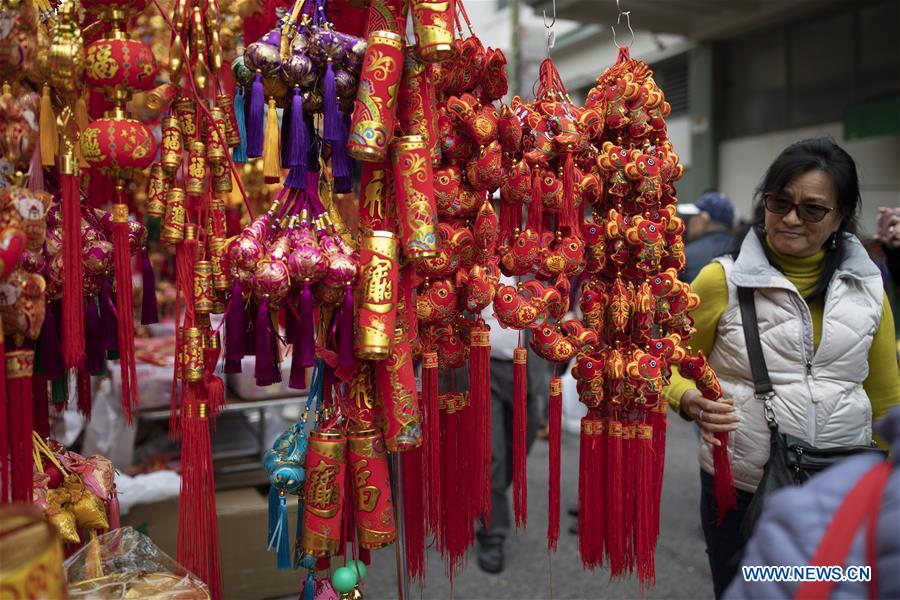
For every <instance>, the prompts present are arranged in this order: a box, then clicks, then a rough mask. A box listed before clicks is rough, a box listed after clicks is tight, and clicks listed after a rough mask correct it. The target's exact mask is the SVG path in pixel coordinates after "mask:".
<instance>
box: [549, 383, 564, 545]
mask: <svg viewBox="0 0 900 600" xmlns="http://www.w3.org/2000/svg"><path fill="white" fill-rule="evenodd" d="M549 442H550V482H549V486H550V492H549V500H548V504H549V515H548V516H547V549H548V550H550V551H552V552H556V544H557V542H558V541H559V507H560V489H559V485H560V467H561V452H562V380H561V379H560V378H559V377H554V378H553V379H551V380H550V440H549Z"/></svg>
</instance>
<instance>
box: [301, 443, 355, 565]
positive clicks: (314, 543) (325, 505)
mask: <svg viewBox="0 0 900 600" xmlns="http://www.w3.org/2000/svg"><path fill="white" fill-rule="evenodd" d="M346 451H347V438H346V437H344V435H343V433H341V432H340V431H320V430H316V431H313V432H312V433H310V434H309V450H308V452H307V455H306V488H305V494H304V503H303V507H304V508H303V510H304V514H303V533H302V534H301V536H300V546H301V547H302V548H303V551H304V552H306V553H307V554H309V555H310V556H316V557H321V556H331V555H333V554H335V553H337V551H338V550H339V549H340V544H341V525H342V521H343V513H342V509H343V506H344V469H345V468H346V466H347V457H346Z"/></svg>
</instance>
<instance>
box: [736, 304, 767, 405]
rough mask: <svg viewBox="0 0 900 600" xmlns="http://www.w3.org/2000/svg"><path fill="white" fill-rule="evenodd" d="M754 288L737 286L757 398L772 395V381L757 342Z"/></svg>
mask: <svg viewBox="0 0 900 600" xmlns="http://www.w3.org/2000/svg"><path fill="white" fill-rule="evenodd" d="M754 292H755V289H754V288H749V287H738V289H737V294H738V301H739V302H740V304H741V321H743V326H744V339H745V340H746V343H747V356H748V358H749V359H750V372H751V373H752V374H753V388H754V390H755V391H756V396H757V398H766V397H769V396H771V395H772V393H773V391H772V381H771V380H770V379H769V369H768V367H766V357H765V356H763V351H762V344H760V342H759V323H758V322H757V321H756V301H755V300H754V298H753V293H754Z"/></svg>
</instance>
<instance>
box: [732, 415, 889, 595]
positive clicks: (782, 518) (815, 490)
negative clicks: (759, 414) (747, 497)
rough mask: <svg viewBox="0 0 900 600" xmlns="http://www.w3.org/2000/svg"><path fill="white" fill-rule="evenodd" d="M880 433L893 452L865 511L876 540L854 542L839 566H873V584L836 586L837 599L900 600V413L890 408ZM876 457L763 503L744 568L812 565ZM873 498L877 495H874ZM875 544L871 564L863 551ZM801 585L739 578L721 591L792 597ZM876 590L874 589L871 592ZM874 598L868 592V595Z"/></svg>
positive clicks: (849, 535) (850, 462)
mask: <svg viewBox="0 0 900 600" xmlns="http://www.w3.org/2000/svg"><path fill="white" fill-rule="evenodd" d="M878 431H879V433H880V434H881V435H882V437H883V438H884V439H885V441H886V442H887V443H888V444H890V447H891V449H892V457H893V462H892V468H891V474H890V476H889V478H888V481H887V485H886V486H885V487H884V496H883V498H882V500H881V503H880V505H879V506H878V507H867V508H866V510H865V513H864V514H866V517H867V518H865V519H864V521H863V526H862V528H863V529H865V528H866V525H867V524H868V522H869V518H876V519H877V521H876V526H875V537H874V540H871V541H870V540H868V539H865V536H867V533H864V534H863V536H860V537H862V538H863V539H860V540H857V541H856V542H855V543H854V544H852V545H851V547H850V553H849V555H848V556H847V557H846V558H845V559H844V560H843V562H840V563H836V564H837V566H843V567H845V568H846V567H849V566H865V565H868V566H871V567H872V571H873V577H872V582H871V583H867V582H863V581H846V582H839V583H838V584H837V585H836V587H835V588H834V589H833V590H832V593H833V594H834V597H836V598H865V597H867V596H868V597H869V598H900V408H894V409H893V410H891V412H889V413H888V414H887V416H886V417H885V418H884V419H882V420H881V421H880V422H879V423H878ZM880 462H881V460H880V458H879V457H877V456H875V455H873V454H867V455H863V456H855V457H853V458H849V459H847V460H846V461H844V462H842V463H840V464H838V465H835V466H834V467H832V468H830V469H827V470H826V471H823V472H822V473H820V474H819V475H816V476H815V477H813V478H812V479H810V480H809V481H808V482H806V483H805V484H803V485H802V486H799V487H789V488H785V489H783V490H779V491H777V492H775V493H774V494H772V496H771V498H766V507H765V509H764V510H763V514H762V516H761V517H760V519H759V523H757V525H756V530H755V531H754V533H753V535H752V536H751V538H750V541H749V542H748V543H747V552H746V553H745V554H744V560H743V562H742V565H743V566H747V567H752V566H768V565H791V566H795V565H796V566H805V565H810V564H811V560H812V558H813V556H815V555H816V553H817V551H818V550H819V549H820V547H821V544H822V540H823V537H824V535H825V531H826V530H827V529H828V527H829V525H830V524H831V523H832V521H833V520H834V517H835V514H836V512H837V510H838V507H840V506H841V504H842V502H844V500H845V498H847V495H848V493H849V492H850V491H851V490H852V489H853V488H854V486H856V484H857V483H859V481H860V479H861V478H862V476H863V475H865V474H866V473H867V472H868V471H869V470H870V469H871V468H872V467H874V466H875V465H877V464H879V463H880ZM874 494H877V491H875V492H873V497H875V496H874ZM857 534H858V530H853V529H852V528H849V529H848V530H846V531H845V532H844V534H843V535H842V536H841V537H842V538H843V539H847V540H849V539H853V538H855V537H856V536H857ZM870 543H873V544H874V547H873V549H874V551H875V552H874V558H875V560H874V564H873V562H870V557H869V556H867V552H866V548H867V547H869V544H870ZM799 585H800V584H799V583H797V582H793V581H747V580H746V579H745V578H744V577H743V576H741V575H739V576H738V577H735V578H734V581H733V582H732V583H731V586H730V587H729V588H728V590H727V591H726V592H725V597H726V598H728V599H729V600H731V599H734V600H741V599H743V598H771V599H773V600H774V599H776V598H796V597H797V588H798V586H799ZM870 586H877V587H876V589H874V590H871V589H869V588H870ZM870 591H871V592H874V593H869V592H870Z"/></svg>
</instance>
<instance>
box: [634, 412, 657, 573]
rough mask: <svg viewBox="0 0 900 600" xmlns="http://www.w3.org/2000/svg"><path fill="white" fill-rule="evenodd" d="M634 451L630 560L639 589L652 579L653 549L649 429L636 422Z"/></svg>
mask: <svg viewBox="0 0 900 600" xmlns="http://www.w3.org/2000/svg"><path fill="white" fill-rule="evenodd" d="M635 445H636V451H637V460H636V463H637V465H636V466H637V471H636V477H637V490H636V494H635V522H634V560H635V566H636V567H637V578H638V582H639V583H640V586H641V590H642V591H643V590H645V589H647V588H648V587H652V586H653V585H654V583H655V582H656V552H655V547H656V544H655V541H654V539H653V534H654V525H653V516H654V513H655V511H654V510H653V502H654V501H655V498H654V497H653V492H654V490H653V486H654V485H655V482H654V479H653V428H652V427H650V426H649V425H638V426H637V435H636V436H635Z"/></svg>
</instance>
